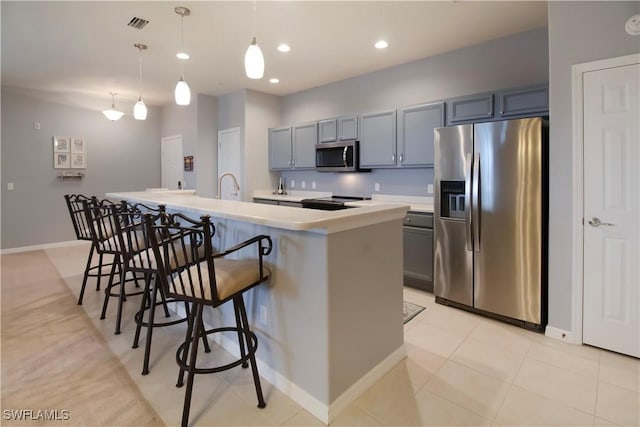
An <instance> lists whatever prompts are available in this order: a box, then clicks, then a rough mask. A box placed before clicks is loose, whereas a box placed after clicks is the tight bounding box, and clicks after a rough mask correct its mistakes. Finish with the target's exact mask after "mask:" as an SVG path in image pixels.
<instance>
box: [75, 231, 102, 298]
mask: <svg viewBox="0 0 640 427" xmlns="http://www.w3.org/2000/svg"><path fill="white" fill-rule="evenodd" d="M94 249H95V247H94V246H93V243H91V249H90V250H89V257H88V258H87V266H86V267H85V269H84V277H83V278H82V287H81V288H80V297H79V298H78V305H82V298H84V288H85V287H86V286H87V279H88V278H89V270H90V269H91V261H92V260H93V251H94ZM100 265H102V264H100ZM99 279H100V275H98V280H99Z"/></svg>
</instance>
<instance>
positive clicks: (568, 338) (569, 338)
mask: <svg viewBox="0 0 640 427" xmlns="http://www.w3.org/2000/svg"><path fill="white" fill-rule="evenodd" d="M544 334H545V336H547V337H549V338H553V339H556V340H559V341H562V342H566V343H570V344H582V342H581V341H580V340H579V339H578V337H577V336H576V335H575V334H574V333H573V332H571V331H565V330H564V329H560V328H555V327H553V326H549V325H547V328H546V329H545V331H544Z"/></svg>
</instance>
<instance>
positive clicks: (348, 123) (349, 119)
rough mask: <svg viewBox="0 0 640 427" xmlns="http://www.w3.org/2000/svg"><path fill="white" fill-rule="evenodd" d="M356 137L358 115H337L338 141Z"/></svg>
mask: <svg viewBox="0 0 640 427" xmlns="http://www.w3.org/2000/svg"><path fill="white" fill-rule="evenodd" d="M352 139H358V116H345V117H338V141H348V140H352Z"/></svg>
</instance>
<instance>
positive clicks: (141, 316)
mask: <svg viewBox="0 0 640 427" xmlns="http://www.w3.org/2000/svg"><path fill="white" fill-rule="evenodd" d="M111 209H112V211H113V216H114V217H115V218H117V220H116V221H114V224H115V228H116V236H118V239H119V243H118V245H116V250H118V251H119V253H120V259H121V263H122V274H121V276H122V277H126V275H127V273H131V274H134V275H136V274H139V275H142V276H143V277H144V283H145V284H144V289H143V294H142V298H141V300H140V308H139V310H138V312H137V313H136V314H135V315H134V320H135V322H136V333H135V335H134V339H133V345H132V348H138V345H139V340H140V333H141V330H142V327H145V328H147V335H146V343H145V352H144V361H143V366H142V375H147V374H148V373H149V356H150V352H151V340H152V336H153V328H154V327H164V326H171V325H176V324H178V323H182V322H185V321H187V319H188V316H189V311H190V307H189V303H188V302H186V301H183V302H184V305H185V311H186V313H187V315H186V316H185V317H177V318H175V317H174V318H173V319H172V320H166V321H159V320H156V318H155V311H156V307H158V306H162V307H163V309H164V314H165V317H166V318H170V317H171V315H170V313H169V310H168V308H167V303H171V302H176V301H178V300H176V299H167V298H166V296H165V294H164V292H163V290H162V287H161V286H159V285H158V284H157V282H158V269H157V264H156V260H155V257H154V255H153V251H152V250H151V248H150V246H149V238H148V236H147V232H146V228H145V226H144V221H143V215H144V214H150V215H151V219H150V221H152V222H153V223H154V224H155V223H157V222H159V221H162V220H163V219H165V218H166V215H164V212H165V206H164V205H159V206H158V207H157V208H154V207H151V206H147V205H145V204H143V203H136V204H134V205H129V204H128V203H127V202H126V201H123V202H122V203H121V205H120V206H115V205H113V206H111ZM201 255H202V256H204V250H202V251H201ZM172 268H175V263H172ZM158 293H159V294H160V301H157V296H158ZM145 313H146V314H147V316H146V317H147V318H146V319H145ZM203 344H204V346H205V350H206V351H207V352H210V351H211V349H210V348H209V343H208V342H207V340H206V336H203Z"/></svg>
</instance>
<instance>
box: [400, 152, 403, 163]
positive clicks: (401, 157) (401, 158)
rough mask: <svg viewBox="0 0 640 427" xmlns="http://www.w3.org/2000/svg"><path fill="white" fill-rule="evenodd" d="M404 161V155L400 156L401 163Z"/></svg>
mask: <svg viewBox="0 0 640 427" xmlns="http://www.w3.org/2000/svg"><path fill="white" fill-rule="evenodd" d="M403 161H404V154H400V163H402V162H403Z"/></svg>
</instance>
